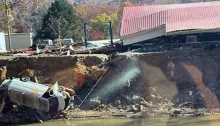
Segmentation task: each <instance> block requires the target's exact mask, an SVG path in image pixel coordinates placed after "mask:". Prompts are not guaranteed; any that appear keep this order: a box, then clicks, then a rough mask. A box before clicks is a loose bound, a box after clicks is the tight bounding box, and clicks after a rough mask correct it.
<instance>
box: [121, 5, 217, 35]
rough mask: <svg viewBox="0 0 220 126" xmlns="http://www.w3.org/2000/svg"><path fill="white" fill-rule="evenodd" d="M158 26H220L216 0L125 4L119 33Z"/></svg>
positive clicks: (171, 29)
mask: <svg viewBox="0 0 220 126" xmlns="http://www.w3.org/2000/svg"><path fill="white" fill-rule="evenodd" d="M162 25H165V28H166V32H174V31H182V30H191V29H197V30H198V29H215V28H220V2H219V1H217V2H201V3H188V4H169V5H147V6H134V7H125V8H124V11H123V17H122V24H121V31H120V35H121V36H126V35H130V34H133V33H136V32H139V31H144V30H150V29H153V28H156V27H159V26H162Z"/></svg>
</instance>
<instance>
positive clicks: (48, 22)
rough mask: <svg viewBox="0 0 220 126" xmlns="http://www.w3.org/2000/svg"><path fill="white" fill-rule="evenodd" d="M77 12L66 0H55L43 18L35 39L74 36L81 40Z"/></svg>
mask: <svg viewBox="0 0 220 126" xmlns="http://www.w3.org/2000/svg"><path fill="white" fill-rule="evenodd" d="M78 23H79V21H78V20H77V16H76V12H75V11H74V9H73V7H72V5H70V4H69V3H68V2H67V1H66V0H55V2H54V3H52V6H51V7H50V8H49V9H48V11H47V13H46V14H45V15H44V17H43V19H42V26H41V28H40V29H39V30H38V32H37V35H36V37H35V39H52V40H54V39H59V38H73V39H74V40H79V39H80V38H79V34H78V33H79V32H78V30H79V27H78V26H77V25H78Z"/></svg>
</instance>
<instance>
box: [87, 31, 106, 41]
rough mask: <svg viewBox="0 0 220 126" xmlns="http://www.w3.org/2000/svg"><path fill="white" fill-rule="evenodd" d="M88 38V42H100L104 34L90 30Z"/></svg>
mask: <svg viewBox="0 0 220 126" xmlns="http://www.w3.org/2000/svg"><path fill="white" fill-rule="evenodd" d="M88 37H89V40H102V39H104V33H103V32H100V31H95V30H90V31H89V36H88Z"/></svg>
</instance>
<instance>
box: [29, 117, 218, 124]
mask: <svg viewBox="0 0 220 126" xmlns="http://www.w3.org/2000/svg"><path fill="white" fill-rule="evenodd" d="M26 126H220V115H218V116H202V117H180V118H169V117H153V118H145V119H135V120H132V119H103V120H80V121H77V120H72V121H51V122H46V123H44V124H32V125H26Z"/></svg>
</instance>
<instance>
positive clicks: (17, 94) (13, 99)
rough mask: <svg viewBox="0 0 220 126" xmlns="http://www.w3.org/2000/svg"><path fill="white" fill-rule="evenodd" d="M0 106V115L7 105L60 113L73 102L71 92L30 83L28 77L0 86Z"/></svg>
mask: <svg viewBox="0 0 220 126" xmlns="http://www.w3.org/2000/svg"><path fill="white" fill-rule="evenodd" d="M0 92H1V94H0V95H1V101H2V103H1V106H0V113H2V111H3V110H4V108H5V106H7V103H13V104H17V105H22V106H25V107H28V108H31V109H36V110H40V111H43V112H48V113H49V112H60V111H63V110H66V109H68V108H70V107H69V106H70V105H71V102H73V99H74V96H73V94H74V93H73V92H74V91H73V90H72V89H68V88H65V87H62V86H58V83H57V82H56V83H55V84H54V85H53V86H51V85H43V84H39V83H35V82H31V81H30V79H29V78H28V77H22V78H13V79H7V80H5V81H4V82H3V83H2V84H1V86H0Z"/></svg>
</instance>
